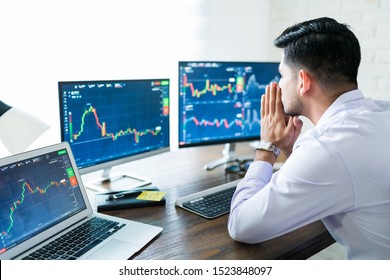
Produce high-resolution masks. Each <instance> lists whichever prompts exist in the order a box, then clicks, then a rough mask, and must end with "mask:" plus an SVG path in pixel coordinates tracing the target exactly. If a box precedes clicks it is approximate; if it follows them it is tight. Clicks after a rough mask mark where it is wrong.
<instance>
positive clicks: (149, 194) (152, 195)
mask: <svg viewBox="0 0 390 280" xmlns="http://www.w3.org/2000/svg"><path fill="white" fill-rule="evenodd" d="M165 194H166V192H160V191H143V192H142V193H140V195H139V196H137V199H141V200H150V201H160V200H161V199H162V198H163V197H164V195H165Z"/></svg>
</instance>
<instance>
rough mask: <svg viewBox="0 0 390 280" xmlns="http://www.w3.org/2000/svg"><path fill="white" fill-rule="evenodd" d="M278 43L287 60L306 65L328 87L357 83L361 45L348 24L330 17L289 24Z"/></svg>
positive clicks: (290, 62) (276, 43) (302, 66)
mask: <svg viewBox="0 0 390 280" xmlns="http://www.w3.org/2000/svg"><path fill="white" fill-rule="evenodd" d="M274 45H275V46H276V47H278V48H283V49H284V61H285V63H286V64H288V65H289V66H290V67H293V68H302V69H305V70H306V71H308V72H309V73H311V74H313V75H314V76H315V77H316V78H317V80H318V82H319V83H320V84H321V85H322V86H324V87H325V88H337V87H339V86H342V85H343V84H345V83H353V84H355V85H356V86H357V73H358V68H359V64H360V59H361V57H360V45H359V41H358V39H357V38H356V36H355V35H354V34H353V32H352V31H351V30H350V27H349V26H348V25H346V24H341V23H338V22H337V21H336V20H334V19H331V18H327V17H323V18H318V19H313V20H309V21H305V22H302V23H299V24H296V25H293V26H291V27H289V28H287V29H286V30H285V31H284V32H283V33H282V34H281V35H280V36H279V37H277V38H276V39H275V41H274Z"/></svg>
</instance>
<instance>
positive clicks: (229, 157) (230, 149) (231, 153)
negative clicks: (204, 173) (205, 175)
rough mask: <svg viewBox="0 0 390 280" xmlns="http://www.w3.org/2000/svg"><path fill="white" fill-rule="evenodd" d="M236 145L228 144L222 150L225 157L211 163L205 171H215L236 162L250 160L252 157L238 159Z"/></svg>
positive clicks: (206, 166)
mask: <svg viewBox="0 0 390 280" xmlns="http://www.w3.org/2000/svg"><path fill="white" fill-rule="evenodd" d="M235 149H236V143H226V144H225V148H224V149H223V150H222V154H223V157H222V158H220V159H217V160H214V161H211V162H209V163H208V164H206V165H205V166H204V169H205V170H213V169H214V168H216V167H217V166H220V165H223V164H226V163H229V162H232V161H236V160H244V159H247V158H248V159H249V158H250V157H237V155H236V152H235Z"/></svg>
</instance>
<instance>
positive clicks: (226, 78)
mask: <svg viewBox="0 0 390 280" xmlns="http://www.w3.org/2000/svg"><path fill="white" fill-rule="evenodd" d="M278 67H279V63H276V62H226V61H225V62H196V61H192V62H191V61H185V62H184V61H181V62H179V94H180V95H179V147H185V146H196V145H207V144H215V143H228V142H237V141H244V140H255V139H256V140H257V139H259V137H260V101H261V96H262V95H263V94H264V93H265V88H266V86H267V85H268V84H270V83H271V82H278V81H279V79H280V74H279V72H278Z"/></svg>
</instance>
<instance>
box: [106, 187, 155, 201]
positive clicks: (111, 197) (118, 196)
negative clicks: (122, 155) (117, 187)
mask: <svg viewBox="0 0 390 280" xmlns="http://www.w3.org/2000/svg"><path fill="white" fill-rule="evenodd" d="M156 190H158V189H157V188H143V189H135V190H131V191H124V192H119V193H114V194H110V195H108V196H107V198H106V200H108V201H109V200H117V199H121V198H124V197H128V196H132V195H136V194H140V193H142V192H143V191H156Z"/></svg>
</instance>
